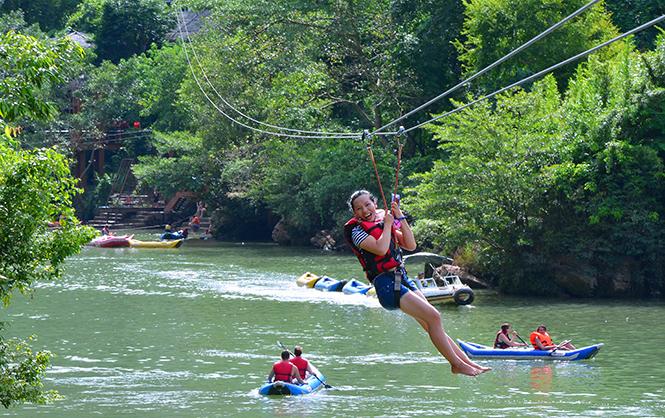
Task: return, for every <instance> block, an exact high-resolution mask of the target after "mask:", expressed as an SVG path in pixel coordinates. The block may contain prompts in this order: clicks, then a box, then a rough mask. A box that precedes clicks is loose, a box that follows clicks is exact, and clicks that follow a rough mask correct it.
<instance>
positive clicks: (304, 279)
mask: <svg viewBox="0 0 665 418" xmlns="http://www.w3.org/2000/svg"><path fill="white" fill-rule="evenodd" d="M318 280H319V276H317V275H315V274H312V273H310V272H309V271H308V272H307V273H305V274H303V275H302V276H300V278H299V279H298V280H296V283H298V286H305V287H311V288H313V287H314V285H315V284H316V282H317V281H318Z"/></svg>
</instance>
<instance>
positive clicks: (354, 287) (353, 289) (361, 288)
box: [342, 279, 372, 295]
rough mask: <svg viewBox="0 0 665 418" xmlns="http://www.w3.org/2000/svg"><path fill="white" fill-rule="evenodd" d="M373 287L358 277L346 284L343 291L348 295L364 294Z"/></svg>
mask: <svg viewBox="0 0 665 418" xmlns="http://www.w3.org/2000/svg"><path fill="white" fill-rule="evenodd" d="M371 287H372V286H370V285H368V284H365V283H362V282H360V281H358V280H356V279H351V280H349V281H348V282H347V283H346V284H345V285H344V287H342V292H344V293H345V294H347V295H354V294H360V295H364V294H365V293H367V291H368V290H369V289H370V288H371Z"/></svg>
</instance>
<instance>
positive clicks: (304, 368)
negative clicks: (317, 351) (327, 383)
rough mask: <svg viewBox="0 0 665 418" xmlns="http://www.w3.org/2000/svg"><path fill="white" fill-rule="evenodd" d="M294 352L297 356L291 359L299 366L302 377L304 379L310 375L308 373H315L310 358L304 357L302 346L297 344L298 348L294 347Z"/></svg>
mask: <svg viewBox="0 0 665 418" xmlns="http://www.w3.org/2000/svg"><path fill="white" fill-rule="evenodd" d="M293 354H294V355H295V357H293V358H292V359H291V360H289V361H290V362H291V363H293V365H294V366H296V367H297V368H298V372H299V373H300V377H301V378H302V379H305V378H306V377H307V376H308V373H309V375H313V374H314V371H313V370H312V365H311V364H310V363H309V361H308V360H306V359H304V358H303V357H302V347H299V346H296V348H294V349H293Z"/></svg>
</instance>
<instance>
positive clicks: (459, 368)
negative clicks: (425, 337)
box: [400, 292, 484, 376]
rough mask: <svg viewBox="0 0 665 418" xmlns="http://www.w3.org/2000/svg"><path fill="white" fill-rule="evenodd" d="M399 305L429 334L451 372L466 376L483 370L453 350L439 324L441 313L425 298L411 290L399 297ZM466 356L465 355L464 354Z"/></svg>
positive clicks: (475, 374)
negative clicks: (446, 361) (467, 361)
mask: <svg viewBox="0 0 665 418" xmlns="http://www.w3.org/2000/svg"><path fill="white" fill-rule="evenodd" d="M400 306H401V308H402V311H404V313H406V314H408V315H410V316H412V317H414V318H415V319H416V320H418V322H420V323H421V325H423V324H424V325H423V328H425V330H426V331H427V333H428V334H429V337H430V339H431V340H432V343H434V346H435V347H436V349H437V350H438V351H439V353H441V355H442V356H443V357H444V358H445V359H446V360H448V362H449V363H450V367H451V371H452V372H453V373H461V374H465V375H467V376H477V375H479V374H481V373H483V372H484V370H482V369H480V368H477V367H474V366H472V365H470V364H468V363H466V362H465V361H464V360H463V359H462V358H460V356H458V355H457V352H456V351H455V348H453V347H456V346H455V344H451V342H452V340H451V339H450V337H448V335H447V334H446V333H445V331H444V330H443V325H441V314H439V311H437V310H436V308H435V307H433V306H432V305H430V304H429V302H427V301H426V300H423V299H421V298H420V297H419V296H417V295H416V294H414V293H413V292H409V293H407V294H406V295H404V296H402V299H400ZM458 350H459V349H458ZM464 357H466V356H464Z"/></svg>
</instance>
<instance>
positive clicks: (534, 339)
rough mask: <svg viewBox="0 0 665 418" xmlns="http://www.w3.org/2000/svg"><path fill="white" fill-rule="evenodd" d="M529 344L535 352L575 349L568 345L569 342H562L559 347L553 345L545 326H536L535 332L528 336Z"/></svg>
mask: <svg viewBox="0 0 665 418" xmlns="http://www.w3.org/2000/svg"><path fill="white" fill-rule="evenodd" d="M530 339H531V344H533V348H535V349H536V350H551V349H553V348H558V349H559V350H574V349H575V347H573V345H572V344H571V343H570V340H568V341H563V342H561V343H559V345H554V343H553V342H552V338H550V334H548V333H547V328H545V325H538V328H537V329H536V331H535V332H532V333H531V336H530Z"/></svg>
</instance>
